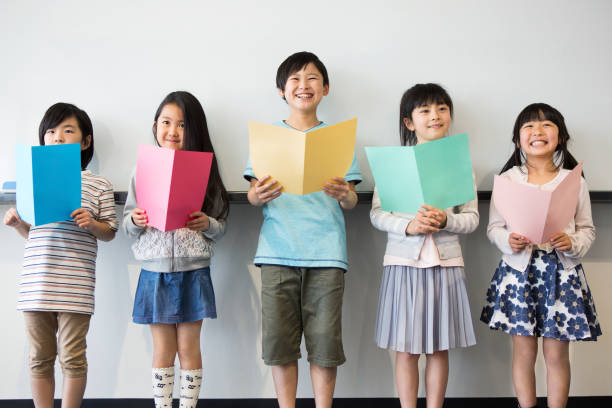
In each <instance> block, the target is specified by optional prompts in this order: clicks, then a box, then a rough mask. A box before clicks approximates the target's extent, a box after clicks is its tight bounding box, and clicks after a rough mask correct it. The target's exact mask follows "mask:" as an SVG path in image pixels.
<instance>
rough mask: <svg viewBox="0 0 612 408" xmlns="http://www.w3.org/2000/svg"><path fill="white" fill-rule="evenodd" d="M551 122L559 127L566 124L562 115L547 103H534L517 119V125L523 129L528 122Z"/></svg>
mask: <svg viewBox="0 0 612 408" xmlns="http://www.w3.org/2000/svg"><path fill="white" fill-rule="evenodd" d="M545 120H549V121H551V122H553V123H554V124H555V125H557V127H560V126H561V124H562V123H564V120H563V116H562V115H561V113H560V112H559V111H558V110H556V109H555V108H553V107H552V106H550V105H547V104H545V103H533V104H531V105H528V106H527V107H526V108H525V109H523V110H522V111H521V113H519V116H518V117H517V118H516V125H517V126H518V128H521V127H522V126H523V125H524V124H525V123H527V122H542V121H545Z"/></svg>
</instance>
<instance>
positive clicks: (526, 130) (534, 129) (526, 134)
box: [519, 120, 559, 160]
mask: <svg viewBox="0 0 612 408" xmlns="http://www.w3.org/2000/svg"><path fill="white" fill-rule="evenodd" d="M519 143H520V148H521V150H522V151H523V153H525V156H526V157H527V160H529V159H530V158H532V159H533V158H551V159H552V158H553V157H554V154H555V149H556V148H557V145H558V144H559V128H558V127H557V125H555V124H554V123H553V122H552V121H550V120H531V121H528V122H525V123H523V124H522V125H521V128H520V131H519Z"/></svg>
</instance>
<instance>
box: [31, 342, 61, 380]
mask: <svg viewBox="0 0 612 408" xmlns="http://www.w3.org/2000/svg"><path fill="white" fill-rule="evenodd" d="M55 356H56V350H55V348H54V349H52V350H44V349H39V348H35V347H32V346H31V349H30V357H29V363H30V376H32V377H33V378H53V374H54V368H55Z"/></svg>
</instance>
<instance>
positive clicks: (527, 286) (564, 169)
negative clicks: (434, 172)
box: [480, 103, 601, 408]
mask: <svg viewBox="0 0 612 408" xmlns="http://www.w3.org/2000/svg"><path fill="white" fill-rule="evenodd" d="M569 139H570V136H569V133H568V131H567V128H566V126H565V121H564V118H563V116H562V115H561V113H559V111H557V110H556V109H555V108H553V107H552V106H549V105H546V104H543V103H535V104H531V105H529V106H527V107H526V108H525V109H523V111H522V112H521V113H520V114H519V115H518V118H517V119H516V122H515V124H514V132H513V137H512V143H513V144H514V153H513V154H512V156H511V157H510V159H509V160H508V162H507V163H506V165H505V166H504V168H503V169H502V171H501V173H500V174H501V176H502V177H506V178H508V179H510V180H512V181H514V182H518V183H522V184H531V185H535V186H539V187H540V188H541V189H543V190H553V189H554V188H555V187H556V186H557V185H558V184H559V183H560V182H561V181H562V180H563V179H564V178H565V177H567V176H568V174H570V171H571V170H572V169H573V168H574V167H576V166H577V165H578V163H577V161H576V159H574V157H573V156H572V155H571V154H570V153H569V151H568V150H567V145H568V141H569ZM578 194H579V195H578V204H577V206H576V209H575V213H574V217H573V219H572V220H571V221H570V223H569V224H568V225H567V226H566V227H565V228H564V229H563V230H562V231H558V232H557V233H555V234H553V235H552V237H551V238H550V240H549V241H547V242H545V243H543V244H539V245H536V244H534V243H532V242H530V240H529V239H527V238H526V237H524V236H522V235H520V234H517V233H515V232H514V231H512V230H511V229H510V227H509V225H508V222H507V220H504V218H503V217H502V216H501V215H500V214H499V212H498V211H497V209H496V207H495V203H494V200H492V201H491V209H490V214H489V225H488V227H487V235H488V237H489V239H490V240H491V241H492V242H493V243H494V244H495V245H496V246H497V247H498V248H499V249H500V251H501V252H502V260H501V261H500V263H499V266H498V267H497V270H496V271H495V274H494V275H493V279H492V280H491V286H490V287H489V289H488V291H487V303H486V305H485V307H484V309H483V311H482V315H481V318H480V319H481V320H482V321H483V322H484V323H487V324H488V325H489V327H490V328H491V329H495V330H501V331H504V332H506V333H508V334H510V335H511V336H512V344H513V359H512V378H513V381H514V389H515V392H516V395H517V398H518V402H519V404H520V405H519V406H520V407H535V406H536V404H537V400H536V387H535V382H536V380H535V371H534V365H535V361H536V357H537V351H538V337H542V338H543V341H542V348H543V352H544V360H545V362H546V370H547V378H546V382H547V398H548V406H550V407H551V408H552V407H555V408H556V407H565V405H566V403H567V399H568V393H569V386H570V363H569V347H568V346H569V341H577V340H596V339H597V336H599V335H601V329H600V327H599V323H598V322H597V314H596V312H595V304H594V303H593V298H592V296H591V291H590V290H589V286H588V285H587V282H586V278H585V275H584V270H583V269H582V265H581V259H582V257H583V256H584V255H585V254H586V252H587V251H588V249H589V247H590V246H591V244H592V243H593V240H594V239H595V227H594V226H593V220H592V218H591V202H590V200H589V190H588V187H587V184H586V182H585V180H584V178H581V181H580V191H579V193H578Z"/></svg>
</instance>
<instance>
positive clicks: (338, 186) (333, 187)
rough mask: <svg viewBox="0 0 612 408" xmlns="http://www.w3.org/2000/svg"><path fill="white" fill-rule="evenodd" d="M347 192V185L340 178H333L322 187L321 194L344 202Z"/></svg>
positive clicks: (346, 182) (348, 189)
mask: <svg viewBox="0 0 612 408" xmlns="http://www.w3.org/2000/svg"><path fill="white" fill-rule="evenodd" d="M349 191H351V189H350V188H349V183H348V181H346V180H345V179H343V178H342V177H334V178H332V179H331V180H330V181H328V182H327V183H326V184H325V185H324V186H323V192H324V193H325V194H327V195H328V196H330V197H331V198H334V199H336V200H338V201H342V200H344V199H345V198H346V196H347V195H348V193H349Z"/></svg>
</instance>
